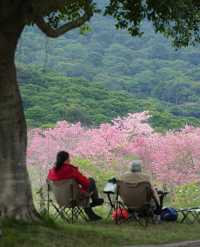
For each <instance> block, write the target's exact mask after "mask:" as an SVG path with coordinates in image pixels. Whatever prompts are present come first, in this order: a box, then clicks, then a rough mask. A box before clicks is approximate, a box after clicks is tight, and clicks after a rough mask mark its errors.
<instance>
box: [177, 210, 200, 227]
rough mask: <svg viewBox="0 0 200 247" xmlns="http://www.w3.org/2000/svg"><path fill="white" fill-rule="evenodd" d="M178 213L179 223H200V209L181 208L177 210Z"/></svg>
mask: <svg viewBox="0 0 200 247" xmlns="http://www.w3.org/2000/svg"><path fill="white" fill-rule="evenodd" d="M176 211H177V213H178V222H179V223H188V224H193V223H195V222H197V223H200V207H195V208H181V209H177V210H176Z"/></svg>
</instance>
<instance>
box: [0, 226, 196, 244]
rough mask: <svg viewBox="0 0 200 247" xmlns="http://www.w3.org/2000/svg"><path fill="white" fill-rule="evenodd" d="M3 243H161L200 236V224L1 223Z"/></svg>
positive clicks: (194, 238)
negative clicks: (146, 225) (142, 225)
mask: <svg viewBox="0 0 200 247" xmlns="http://www.w3.org/2000/svg"><path fill="white" fill-rule="evenodd" d="M2 229H3V237H2V238H1V240H0V247H59V246H62V247H71V246H73V247H76V246H77V247H79V246H80V247H86V246H94V247H101V246H102V247H107V246H109V247H111V246H127V245H140V244H159V243H169V242H176V241H182V240H197V239H199V238H200V237H199V232H200V224H194V225H187V224H182V225H180V224H178V223H164V224H161V225H149V226H148V227H147V228H144V227H141V226H138V225H135V224H133V223H127V224H123V225H119V226H117V225H115V224H114V223H111V222H109V223H103V222H101V223H90V224H74V225H69V224H63V223H62V224H61V223H53V222H49V221H48V222H44V223H42V224H24V223H14V222H6V223H3V224H2Z"/></svg>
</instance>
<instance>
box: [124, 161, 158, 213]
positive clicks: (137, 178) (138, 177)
mask: <svg viewBox="0 0 200 247" xmlns="http://www.w3.org/2000/svg"><path fill="white" fill-rule="evenodd" d="M119 180H121V181H124V182H126V183H134V184H137V183H141V182H149V183H150V184H151V190H152V193H153V198H154V201H155V204H156V205H155V206H156V210H155V213H156V214H159V212H160V209H161V208H160V199H159V196H158V193H157V191H156V189H155V188H154V187H153V185H152V183H151V178H150V176H148V175H147V174H145V173H143V172H142V161H141V160H134V161H133V163H132V166H131V172H128V173H125V174H124V175H122V176H121V177H120V178H119Z"/></svg>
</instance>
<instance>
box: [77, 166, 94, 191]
mask: <svg viewBox="0 0 200 247" xmlns="http://www.w3.org/2000/svg"><path fill="white" fill-rule="evenodd" d="M73 177H74V179H75V180H76V181H77V182H78V183H79V184H80V185H81V186H82V188H83V189H84V190H85V191H87V190H88V188H89V186H90V180H89V179H88V178H87V177H86V176H84V175H83V174H82V173H81V172H80V171H79V170H78V168H75V169H74V172H73Z"/></svg>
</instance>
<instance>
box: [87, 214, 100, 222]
mask: <svg viewBox="0 0 200 247" xmlns="http://www.w3.org/2000/svg"><path fill="white" fill-rule="evenodd" d="M98 220H102V217H101V216H99V215H95V216H93V217H91V218H89V221H98Z"/></svg>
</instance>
